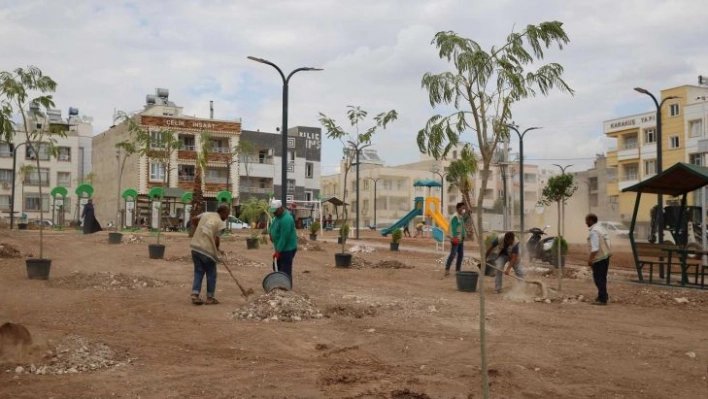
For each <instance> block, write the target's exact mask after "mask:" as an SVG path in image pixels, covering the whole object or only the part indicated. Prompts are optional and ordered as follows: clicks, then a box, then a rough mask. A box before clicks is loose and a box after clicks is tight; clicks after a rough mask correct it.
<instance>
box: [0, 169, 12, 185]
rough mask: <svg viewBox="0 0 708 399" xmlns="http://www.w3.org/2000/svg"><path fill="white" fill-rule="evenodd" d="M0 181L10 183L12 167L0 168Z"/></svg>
mask: <svg viewBox="0 0 708 399" xmlns="http://www.w3.org/2000/svg"><path fill="white" fill-rule="evenodd" d="M0 183H2V184H3V185H5V184H12V169H0Z"/></svg>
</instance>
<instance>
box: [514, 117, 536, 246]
mask: <svg viewBox="0 0 708 399" xmlns="http://www.w3.org/2000/svg"><path fill="white" fill-rule="evenodd" d="M507 126H508V127H509V129H511V130H513V131H515V132H516V134H517V135H518V136H519V202H520V203H521V215H519V227H520V230H521V240H522V241H523V239H524V233H525V231H524V136H526V133H528V132H530V131H531V130H536V129H540V127H530V128H527V129H526V130H524V132H523V133H521V132H519V129H518V127H517V126H516V125H507ZM511 206H512V207H513V206H514V201H513V199H512V203H511ZM512 209H513V208H512ZM521 248H523V245H522V246H521V247H519V249H521ZM519 255H521V254H519Z"/></svg>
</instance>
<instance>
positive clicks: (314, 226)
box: [310, 220, 322, 234]
mask: <svg viewBox="0 0 708 399" xmlns="http://www.w3.org/2000/svg"><path fill="white" fill-rule="evenodd" d="M320 228H322V226H320V222H319V221H317V220H315V221H314V222H312V223H311V224H310V234H317V233H319V231H320Z"/></svg>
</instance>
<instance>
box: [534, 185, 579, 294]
mask: <svg viewBox="0 0 708 399" xmlns="http://www.w3.org/2000/svg"><path fill="white" fill-rule="evenodd" d="M577 189H578V186H576V185H575V182H573V175H571V174H567V173H565V172H563V174H561V175H558V176H552V177H551V178H549V179H548V182H547V183H546V186H545V187H544V188H543V192H542V195H543V197H542V199H541V201H539V202H540V203H542V204H543V205H549V204H550V203H551V202H555V203H557V204H558V232H559V234H558V236H559V237H561V238H562V237H563V234H562V233H563V229H562V226H563V218H564V217H565V215H563V212H562V211H563V206H564V204H565V202H566V201H567V200H568V198H570V197H572V196H573V194H574V193H575V191H576V190H577ZM565 246H566V251H567V246H568V244H567V243H566V244H565ZM562 249H563V245H561V246H560V247H559V246H558V245H555V246H554V250H553V253H554V254H555V256H554V255H551V256H552V257H553V259H554V261H555V264H556V266H557V267H558V291H560V290H561V289H562V288H563V263H562V260H563V254H560V256H559V252H558V251H562Z"/></svg>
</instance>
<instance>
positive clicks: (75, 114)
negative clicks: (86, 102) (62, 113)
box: [69, 107, 79, 116]
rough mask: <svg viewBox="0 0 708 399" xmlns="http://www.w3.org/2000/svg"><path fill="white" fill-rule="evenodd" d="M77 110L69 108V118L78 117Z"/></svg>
mask: <svg viewBox="0 0 708 399" xmlns="http://www.w3.org/2000/svg"><path fill="white" fill-rule="evenodd" d="M78 115H79V109H78V108H76V107H69V116H78Z"/></svg>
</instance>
